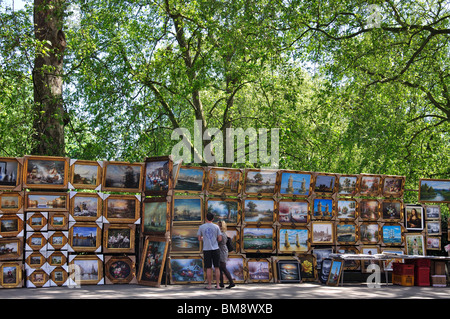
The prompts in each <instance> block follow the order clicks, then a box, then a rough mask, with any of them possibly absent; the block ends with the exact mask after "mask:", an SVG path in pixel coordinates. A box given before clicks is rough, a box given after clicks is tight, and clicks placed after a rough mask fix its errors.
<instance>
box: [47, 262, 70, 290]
mask: <svg viewBox="0 0 450 319" xmlns="http://www.w3.org/2000/svg"><path fill="white" fill-rule="evenodd" d="M68 278H69V274H68V273H67V267H63V266H57V267H55V268H54V269H53V270H52V272H51V273H50V279H51V281H52V284H51V285H52V286H57V287H61V286H64V285H66V282H67V279H68Z"/></svg>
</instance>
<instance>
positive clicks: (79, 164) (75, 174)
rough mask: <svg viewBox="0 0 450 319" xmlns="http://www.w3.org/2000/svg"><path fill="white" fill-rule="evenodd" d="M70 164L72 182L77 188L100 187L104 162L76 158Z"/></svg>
mask: <svg viewBox="0 0 450 319" xmlns="http://www.w3.org/2000/svg"><path fill="white" fill-rule="evenodd" d="M72 161H73V160H71V165H70V175H69V176H70V184H72V186H73V187H74V188H75V189H99V186H100V185H101V183H102V173H103V167H102V166H103V162H97V161H85V160H75V162H72Z"/></svg>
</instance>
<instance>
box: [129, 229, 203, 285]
mask: <svg viewBox="0 0 450 319" xmlns="http://www.w3.org/2000/svg"><path fill="white" fill-rule="evenodd" d="M168 246H169V245H168V243H167V241H166V239H165V238H161V237H148V236H147V237H146V238H145V242H144V247H143V250H142V257H141V259H142V261H141V263H140V265H139V272H138V276H137V278H138V282H139V284H143V285H148V286H154V287H159V285H160V284H161V278H162V275H163V271H164V267H165V262H166V256H167V251H168ZM186 269H187V268H186ZM191 271H192V272H191V273H192V276H195V274H194V272H195V271H193V269H191ZM181 274H183V275H184V273H183V272H180V275H181ZM202 277H203V275H202Z"/></svg>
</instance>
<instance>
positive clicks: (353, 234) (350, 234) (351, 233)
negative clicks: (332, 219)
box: [336, 222, 358, 245]
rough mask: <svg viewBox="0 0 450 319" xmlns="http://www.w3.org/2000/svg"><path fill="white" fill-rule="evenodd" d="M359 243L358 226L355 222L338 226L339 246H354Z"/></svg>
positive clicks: (342, 223) (338, 224)
mask: <svg viewBox="0 0 450 319" xmlns="http://www.w3.org/2000/svg"><path fill="white" fill-rule="evenodd" d="M357 241H358V226H357V225H356V224H355V223H353V222H339V223H337V224H336V243H337V244H339V245H354V244H356V242H357Z"/></svg>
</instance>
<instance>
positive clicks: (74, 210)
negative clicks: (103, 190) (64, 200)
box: [69, 193, 103, 222]
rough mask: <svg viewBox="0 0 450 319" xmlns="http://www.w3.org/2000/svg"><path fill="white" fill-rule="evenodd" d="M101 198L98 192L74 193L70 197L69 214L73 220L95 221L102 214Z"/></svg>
mask: <svg viewBox="0 0 450 319" xmlns="http://www.w3.org/2000/svg"><path fill="white" fill-rule="evenodd" d="M102 210H103V199H102V197H100V195H99V194H98V193H76V194H74V195H73V196H71V198H70V211H69V213H70V215H72V217H73V219H74V220H75V221H79V222H95V221H96V220H97V219H99V218H100V217H101V216H102V214H103V211H102Z"/></svg>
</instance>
